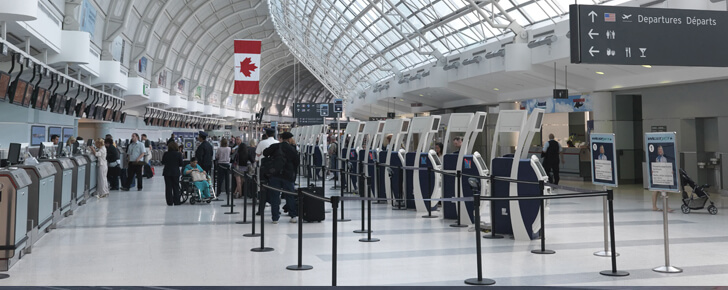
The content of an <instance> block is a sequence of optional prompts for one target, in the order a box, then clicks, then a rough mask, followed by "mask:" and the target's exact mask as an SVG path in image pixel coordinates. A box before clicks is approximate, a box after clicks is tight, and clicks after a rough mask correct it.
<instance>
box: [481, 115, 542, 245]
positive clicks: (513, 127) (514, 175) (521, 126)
mask: <svg viewBox="0 0 728 290" xmlns="http://www.w3.org/2000/svg"><path fill="white" fill-rule="evenodd" d="M543 115H544V111H543V110H542V109H534V110H533V112H532V113H531V116H530V117H528V118H527V111H523V110H504V111H500V112H499V114H498V123H497V124H496V129H495V134H494V136H493V146H492V148H491V156H502V157H496V158H493V160H492V163H491V170H492V174H493V176H496V177H505V178H509V179H512V180H519V181H530V182H532V183H516V182H507V181H502V180H495V181H494V182H493V192H492V193H491V194H492V195H493V196H496V197H505V196H540V195H542V194H544V195H546V194H550V192H551V188H550V187H548V186H547V187H545V188H544V192H541V191H540V189H539V185H538V184H537V183H535V182H538V181H546V180H548V176H547V175H546V172H545V170H543V166H542V165H541V162H539V160H538V158H537V157H535V156H533V157H532V158H526V156H527V155H528V148H529V144H531V140H532V139H533V136H534V134H535V133H536V132H540V131H541V123H542V121H543ZM507 132H515V133H518V143H517V144H516V150H515V153H513V154H512V156H511V155H510V154H508V153H510V152H502V153H501V155H498V153H497V151H498V149H499V147H501V146H499V145H500V144H499V141H500V140H499V139H500V134H501V133H507ZM504 154H506V155H505V156H503V155H504ZM494 210H495V212H494V213H493V218H494V231H495V232H496V233H499V234H513V237H514V238H515V239H516V240H524V241H526V240H532V239H536V238H538V231H539V230H540V229H541V219H540V211H541V210H545V209H542V208H541V201H539V200H522V201H495V202H494Z"/></svg>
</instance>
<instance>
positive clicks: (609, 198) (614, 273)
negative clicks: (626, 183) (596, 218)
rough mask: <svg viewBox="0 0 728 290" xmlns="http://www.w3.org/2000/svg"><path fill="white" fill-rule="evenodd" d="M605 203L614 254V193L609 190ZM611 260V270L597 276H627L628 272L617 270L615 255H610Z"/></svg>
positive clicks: (615, 246) (615, 248)
mask: <svg viewBox="0 0 728 290" xmlns="http://www.w3.org/2000/svg"><path fill="white" fill-rule="evenodd" d="M607 203H608V211H609V242H610V246H611V251H612V253H616V252H617V245H616V242H615V240H614V191H613V190H611V189H609V190H607ZM611 258H612V269H611V270H605V271H601V272H599V274H602V275H604V276H613V277H624V276H629V272H627V271H619V270H617V255H611Z"/></svg>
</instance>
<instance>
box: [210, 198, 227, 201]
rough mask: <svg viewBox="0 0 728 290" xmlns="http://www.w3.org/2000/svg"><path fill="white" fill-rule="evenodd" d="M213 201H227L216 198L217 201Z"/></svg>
mask: <svg viewBox="0 0 728 290" xmlns="http://www.w3.org/2000/svg"><path fill="white" fill-rule="evenodd" d="M211 201H225V200H222V199H219V198H216V199H213V200H211Z"/></svg>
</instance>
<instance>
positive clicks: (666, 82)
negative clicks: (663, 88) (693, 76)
mask: <svg viewBox="0 0 728 290" xmlns="http://www.w3.org/2000/svg"><path fill="white" fill-rule="evenodd" d="M671 82H672V81H661V82H660V83H661V84H669V83H671Z"/></svg>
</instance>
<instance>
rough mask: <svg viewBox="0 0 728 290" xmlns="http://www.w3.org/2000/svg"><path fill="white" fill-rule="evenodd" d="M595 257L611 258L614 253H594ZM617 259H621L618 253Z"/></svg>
mask: <svg viewBox="0 0 728 290" xmlns="http://www.w3.org/2000/svg"><path fill="white" fill-rule="evenodd" d="M594 256H597V257H611V256H612V252H611V251H599V252H594ZM617 257H619V253H617Z"/></svg>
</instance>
